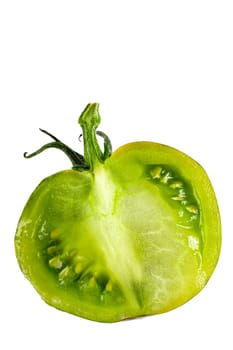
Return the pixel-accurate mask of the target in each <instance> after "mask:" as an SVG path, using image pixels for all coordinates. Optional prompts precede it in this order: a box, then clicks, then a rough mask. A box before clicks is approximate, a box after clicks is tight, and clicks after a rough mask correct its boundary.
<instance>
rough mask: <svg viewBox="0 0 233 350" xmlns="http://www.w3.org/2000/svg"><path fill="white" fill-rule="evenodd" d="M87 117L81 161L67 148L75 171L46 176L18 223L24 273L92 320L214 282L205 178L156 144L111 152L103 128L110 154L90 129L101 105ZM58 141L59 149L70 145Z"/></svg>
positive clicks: (149, 310) (164, 305)
mask: <svg viewBox="0 0 233 350" xmlns="http://www.w3.org/2000/svg"><path fill="white" fill-rule="evenodd" d="M85 113H87V114H85ZM93 116H94V117H93ZM81 117H82V118H81ZM81 117H80V118H81V121H80V124H81V125H82V127H83V130H84V141H85V142H86V143H85V142H84V145H85V152H84V153H85V154H84V158H85V159H83V158H82V156H80V155H78V154H77V153H76V152H74V151H72V150H70V149H66V153H67V154H68V155H69V156H71V158H72V160H73V165H74V169H71V170H65V171H61V172H58V173H56V174H54V175H51V176H49V177H48V178H46V179H44V180H43V181H42V182H41V183H40V184H39V186H38V187H37V188H36V189H35V191H34V192H33V193H32V195H31V196H30V198H29V200H28V202H27V203H26V205H25V208H24V210H23V212H22V215H21V217H20V219H19V223H18V227H17V231H16V235H15V250H16V256H17V260H18V263H19V266H20V268H21V270H22V272H23V273H24V275H25V276H26V277H27V278H28V279H29V281H30V282H31V283H32V285H33V286H34V288H35V289H36V290H37V291H38V293H39V294H40V295H41V297H42V298H43V299H44V300H45V301H46V302H47V303H48V304H50V305H52V306H54V307H56V308H58V309H60V310H63V311H66V312H69V313H72V314H75V315H78V316H81V317H84V318H87V319H90V320H94V321H100V322H116V321H120V320H122V319H125V318H129V317H130V318H134V317H137V316H141V315H151V314H159V313H162V312H166V311H169V310H172V309H174V308H176V307H178V306H180V305H182V304H184V303H185V302H186V301H188V300H189V299H191V298H192V297H193V296H195V295H196V294H197V293H198V292H200V290H202V289H203V287H204V286H205V284H206V283H207V282H208V279H209V278H210V276H211V275H212V273H213V271H214V269H215V267H216V264H217V261H218V258H219V254H220V249H221V220H220V214H219V208H218V204H217V200H216V196H215V193H214V190H213V187H212V185H211V182H210V180H209V178H208V175H207V174H206V172H205V170H204V169H203V168H202V167H201V166H200V165H199V164H198V163H197V162H196V161H194V160H193V159H192V158H190V157H189V156H187V155H186V154H184V153H183V152H180V151H178V150H176V149H174V148H172V147H169V146H165V145H161V144H158V143H154V142H133V143H129V144H126V145H124V146H122V147H120V148H119V149H118V150H116V151H115V152H114V153H113V154H112V155H111V156H110V148H111V147H110V146H109V145H108V144H107V143H108V138H107V136H106V135H105V134H104V133H102V132H101V133H99V134H100V135H101V136H102V137H104V141H105V143H106V144H105V152H104V153H105V159H104V157H103V155H102V154H101V152H100V150H99V149H98V150H97V151H96V149H97V146H96V143H95V142H96V140H95V135H96V132H93V130H92V129H90V126H92V125H93V124H94V126H95V127H96V118H97V119H98V121H99V116H98V114H97V110H96V106H93V105H91V106H90V110H89V109H88V107H87V110H85V111H84V114H83V115H81ZM94 130H95V128H94ZM43 132H44V131H43ZM46 133H47V132H46ZM47 134H49V133H47ZM49 136H52V135H51V134H49ZM52 137H53V139H54V140H55V142H54V143H53V146H54V147H56V148H60V149H64V147H66V146H65V145H64V144H62V143H61V142H60V141H59V140H58V139H57V138H55V137H54V136H52ZM49 147H51V144H49V146H45V147H43V148H42V149H41V150H44V149H45V148H49ZM41 150H39V152H35V153H34V154H38V153H40V152H41ZM34 154H33V155H34ZM93 154H94V156H93ZM77 161H78V162H80V165H79V166H76V162H77ZM85 161H86V163H87V165H86V163H85Z"/></svg>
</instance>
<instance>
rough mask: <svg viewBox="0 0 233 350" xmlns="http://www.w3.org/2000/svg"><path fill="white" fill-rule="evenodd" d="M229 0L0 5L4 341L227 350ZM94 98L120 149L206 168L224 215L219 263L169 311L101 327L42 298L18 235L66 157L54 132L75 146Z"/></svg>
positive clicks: (4, 345)
mask: <svg viewBox="0 0 233 350" xmlns="http://www.w3.org/2000/svg"><path fill="white" fill-rule="evenodd" d="M232 18H233V9H232V1H224V0H221V1H214V0H212V1H205V0H202V1H199V0H196V1H187V0H186V1H175V0H174V1H155V0H154V1H149V0H143V1H138V0H134V1H129V0H124V1H121V0H118V1H111V0H108V1H103V0H102V1H101V0H100V1H98V0H95V1H90V0H85V1H69V0H66V1H59V0H57V1H51V0H46V1H44V0H40V1H32V0H30V1H25V0H21V1H12V0H5V1H4V0H3V1H0V50H1V51H0V118H1V119H0V142H1V147H0V152H1V160H0V161H1V169H0V174H1V175H0V176H1V182H0V186H1V198H0V199H1V201H0V203H1V211H0V213H1V220H0V267H1V271H0V276H1V277H0V321H1V335H0V348H1V349H12V348H15V347H17V348H18V349H24V350H27V349H34V350H37V349H51V348H52V349H57V350H60V349H92V348H94V349H134V348H136V347H138V348H139V347H140V348H144V349H171V348H173V349H180V350H183V349H189V350H192V349H211V348H213V347H214V348H218V349H219V348H221V349H223V348H224V349H232V348H233V340H232V339H233V338H232V312H233V298H232V295H233V284H232V264H233V262H232V256H233V254H232V247H233V238H232V237H233V233H232V203H233V185H232V176H233V166H232V159H233V157H232V145H233V142H232V126H231V124H230V123H231V119H232V115H233V103H232V97H233V20H232ZM88 102H99V103H100V112H101V116H102V124H101V128H100V129H101V130H103V131H105V132H106V133H107V134H108V135H109V136H110V137H111V139H112V143H113V146H114V149H116V148H117V147H119V146H120V145H121V144H124V143H127V142H130V141H135V140H151V141H157V142H161V143H165V144H169V145H171V146H173V147H176V148H178V149H180V150H182V151H184V152H185V153H188V154H189V155H190V156H192V157H193V158H194V159H196V160H197V161H198V162H199V163H201V164H202V165H203V167H204V168H205V169H206V171H207V172H208V174H209V176H210V178H211V181H212V183H213V186H214V188H215V192H216V195H217V198H218V202H219V207H220V210H221V216H222V226H223V244H222V251H221V256H220V260H219V263H218V266H217V268H216V270H215V272H214V274H213V276H212V278H211V280H210V281H209V283H208V285H207V286H206V287H205V289H204V290H203V291H202V292H201V293H200V294H199V295H198V296H196V297H195V298H194V299H192V300H191V301H190V302H188V303H187V304H186V305H184V306H182V307H180V308H178V309H176V310H174V311H172V312H169V313H167V314H163V315H158V316H153V317H146V318H140V319H137V320H133V321H124V322H120V323H115V324H102V323H96V322H91V321H87V320H84V319H81V318H78V317H75V316H72V315H69V314H66V313H63V312H60V311H58V310H56V309H54V308H52V307H49V306H48V305H46V304H45V303H44V302H43V301H42V300H41V299H40V297H39V296H38V294H37V293H36V292H35V291H34V289H33V288H32V286H31V285H30V283H29V282H28V281H27V280H26V279H25V278H24V277H23V275H22V273H21V272H20V270H19V268H18V265H17V262H16V258H15V254H14V233H15V229H16V225H17V221H18V218H19V215H20V213H21V211H22V208H23V206H24V204H25V202H26V200H27V198H28V196H29V195H30V193H31V192H32V191H33V189H34V188H35V187H36V185H37V184H38V183H39V182H40V181H41V180H42V179H43V178H44V177H46V176H48V175H50V174H52V173H54V172H56V171H58V170H62V169H65V168H69V167H70V163H69V161H68V160H67V159H66V158H65V156H64V155H63V154H61V153H59V151H56V150H54V151H53V150H48V151H47V152H46V153H44V154H43V155H40V156H38V157H36V158H34V159H31V160H25V159H24V158H23V156H22V155H23V152H24V151H29V152H30V151H34V150H35V149H36V148H38V147H39V146H41V145H42V144H43V143H46V142H47V141H48V140H49V139H48V138H47V137H46V135H43V134H41V133H40V132H39V131H38V128H39V127H41V128H45V129H47V130H48V131H50V132H52V133H54V134H55V135H57V137H58V138H61V139H62V140H64V141H65V142H67V143H68V144H69V145H70V146H72V147H73V148H76V149H77V150H78V151H79V152H81V151H82V144H81V143H80V142H78V140H77V137H78V135H79V134H80V128H79V126H78V124H77V119H78V116H79V114H80V113H81V111H82V110H83V109H84V107H85V106H86V104H87V103H88Z"/></svg>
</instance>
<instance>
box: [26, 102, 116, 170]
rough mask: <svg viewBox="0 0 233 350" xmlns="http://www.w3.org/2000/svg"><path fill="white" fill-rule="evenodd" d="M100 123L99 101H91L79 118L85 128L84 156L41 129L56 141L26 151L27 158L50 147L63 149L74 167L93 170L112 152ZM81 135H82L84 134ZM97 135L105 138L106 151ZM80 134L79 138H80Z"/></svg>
mask: <svg viewBox="0 0 233 350" xmlns="http://www.w3.org/2000/svg"><path fill="white" fill-rule="evenodd" d="M99 123H100V115H99V104H98V103H90V104H88V105H87V107H86V108H85V110H84V111H83V113H82V114H81V116H80V118H79V124H80V125H81V127H82V129H83V134H82V135H83V139H84V157H83V156H82V155H81V154H79V153H77V152H76V151H74V150H73V149H71V148H70V147H69V146H67V145H66V144H64V143H63V142H62V141H60V140H59V139H58V138H57V137H55V136H54V135H52V134H50V133H49V132H48V131H46V130H43V129H40V131H41V132H43V133H44V134H46V135H48V136H50V137H51V138H52V139H53V140H54V141H53V142H49V143H47V144H45V145H44V146H42V147H41V148H39V149H38V150H36V151H35V152H33V153H31V154H28V153H27V152H25V153H24V157H25V158H32V157H34V156H36V155H37V154H39V153H41V152H43V151H44V150H46V149H48V148H57V149H60V150H61V151H63V152H64V153H65V154H66V155H67V156H68V158H69V159H70V161H71V163H72V166H73V169H79V170H85V169H90V170H93V168H94V165H95V164H96V163H98V162H99V163H103V162H104V161H105V159H107V158H108V157H110V155H111V153H112V145H111V142H110V139H109V137H108V136H107V135H106V134H105V133H104V132H102V131H96V128H97V127H98V125H99ZM82 135H80V136H82ZM96 135H98V136H100V137H102V138H103V139H104V151H103V152H102V151H101V149H100V147H99V144H98V141H97V138H96ZM80 136H79V139H80Z"/></svg>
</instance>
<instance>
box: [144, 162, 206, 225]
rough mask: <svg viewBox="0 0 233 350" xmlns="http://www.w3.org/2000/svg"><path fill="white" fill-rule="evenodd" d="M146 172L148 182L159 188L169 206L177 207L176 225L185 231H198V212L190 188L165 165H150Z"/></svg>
mask: <svg viewBox="0 0 233 350" xmlns="http://www.w3.org/2000/svg"><path fill="white" fill-rule="evenodd" d="M148 170H149V174H150V180H152V181H153V183H154V184H155V185H156V186H157V187H158V188H161V190H162V192H163V193H164V195H166V197H167V198H168V200H170V201H171V204H172V203H173V204H172V205H173V206H175V207H177V213H178V218H179V219H178V220H179V221H178V223H177V224H178V225H179V226H180V227H183V228H185V229H193V228H194V227H196V228H197V229H199V227H200V226H199V223H200V210H199V207H198V203H197V201H196V198H195V196H194V193H193V191H192V188H191V186H190V185H189V184H188V183H186V182H185V181H184V179H182V178H181V177H180V176H179V174H178V173H177V172H176V171H175V170H173V169H171V168H169V166H167V165H163V164H158V165H151V166H149V169H148ZM147 174H148V173H147Z"/></svg>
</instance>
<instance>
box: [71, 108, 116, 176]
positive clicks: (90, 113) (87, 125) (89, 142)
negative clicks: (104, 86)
mask: <svg viewBox="0 0 233 350" xmlns="http://www.w3.org/2000/svg"><path fill="white" fill-rule="evenodd" d="M78 122H79V124H80V126H81V127H82V130H83V141H84V159H85V163H86V164H87V166H88V168H89V169H90V170H93V169H94V166H95V164H97V163H103V162H104V160H105V159H106V157H108V156H109V153H110V152H111V148H109V147H110V146H109V145H111V144H110V141H109V138H108V137H107V136H106V135H105V134H104V133H103V132H101V131H96V129H97V127H98V126H99V124H100V114H99V104H98V103H89V104H88V105H87V107H86V108H85V109H84V111H83V112H82V114H81V116H80V117H79V121H78ZM96 134H98V135H100V136H101V137H103V138H104V148H105V150H104V153H102V151H101V149H100V147H99V144H98V141H97V138H96Z"/></svg>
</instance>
